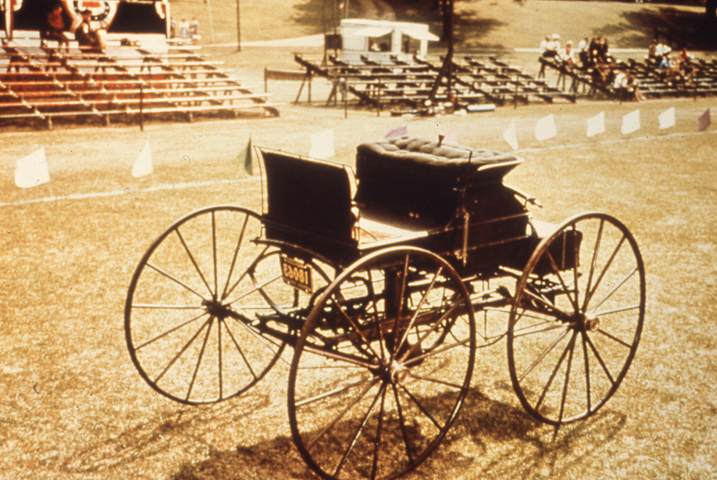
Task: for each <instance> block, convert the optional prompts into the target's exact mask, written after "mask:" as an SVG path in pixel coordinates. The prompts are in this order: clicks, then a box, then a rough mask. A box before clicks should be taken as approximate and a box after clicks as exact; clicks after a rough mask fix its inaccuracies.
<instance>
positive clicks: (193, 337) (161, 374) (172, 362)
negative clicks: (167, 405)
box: [154, 317, 212, 384]
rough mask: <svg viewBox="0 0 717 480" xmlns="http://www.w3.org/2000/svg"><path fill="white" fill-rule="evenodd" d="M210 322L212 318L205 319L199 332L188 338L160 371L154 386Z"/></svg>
mask: <svg viewBox="0 0 717 480" xmlns="http://www.w3.org/2000/svg"><path fill="white" fill-rule="evenodd" d="M211 320H212V318H211V317H209V318H208V319H207V321H206V322H204V323H203V324H202V326H201V327H200V328H199V330H197V333H195V334H194V335H193V336H192V338H190V339H189V340H188V341H187V343H185V344H184V346H183V347H182V349H181V350H179V352H177V354H176V355H175V356H174V358H172V360H171V361H170V362H169V364H168V365H167V366H166V367H165V368H164V370H162V372H161V373H160V374H159V375H158V376H157V377H156V378H155V379H154V383H155V384H157V383H158V382H159V381H160V380H161V379H162V377H164V374H165V373H167V372H168V371H169V369H170V368H172V365H174V362H176V361H177V360H179V357H181V356H182V354H183V353H184V352H185V351H186V350H187V349H188V348H189V346H190V345H191V344H192V343H194V340H196V339H197V337H198V336H199V334H200V333H202V331H203V330H204V327H206V326H207V325H209V323H210V322H211Z"/></svg>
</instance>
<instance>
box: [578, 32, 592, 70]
mask: <svg viewBox="0 0 717 480" xmlns="http://www.w3.org/2000/svg"><path fill="white" fill-rule="evenodd" d="M589 45H590V43H589V42H588V37H585V38H583V39H582V40H580V43H578V58H579V59H580V63H581V64H582V66H583V67H587V66H588V63H589V62H588V58H589V56H590V51H589V50H588V46H589Z"/></svg>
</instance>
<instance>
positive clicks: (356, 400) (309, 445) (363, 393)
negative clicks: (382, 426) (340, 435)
mask: <svg viewBox="0 0 717 480" xmlns="http://www.w3.org/2000/svg"><path fill="white" fill-rule="evenodd" d="M379 381H380V379H378V378H376V379H374V380H373V381H372V382H371V383H370V384H369V385H367V386H366V388H364V389H363V390H362V391H361V393H359V394H358V395H357V396H356V398H354V399H353V400H352V401H351V403H349V404H348V405H347V406H346V408H344V409H343V410H341V412H339V413H338V415H336V416H335V417H334V419H333V420H331V422H329V423H328V425H326V426H325V427H324V428H322V429H321V431H319V433H317V434H316V436H314V438H313V439H312V440H311V441H310V442H309V443H307V444H306V449H307V450H311V448H312V447H313V446H314V445H315V444H316V442H317V441H318V440H319V439H320V438H321V437H323V436H324V434H326V432H328V431H329V430H331V429H332V428H333V427H334V426H335V425H336V424H337V423H338V422H339V421H340V420H341V419H342V418H343V417H344V415H346V414H347V413H348V412H349V411H350V410H351V409H353V408H354V407H355V406H356V405H357V404H358V403H359V402H360V401H361V400H363V398H364V397H365V396H366V394H367V393H368V392H369V390H371V389H372V388H373V387H374V386H375V385H376V384H377V383H378V382H379Z"/></svg>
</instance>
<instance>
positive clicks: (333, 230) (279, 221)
mask: <svg viewBox="0 0 717 480" xmlns="http://www.w3.org/2000/svg"><path fill="white" fill-rule="evenodd" d="M259 151H260V153H261V158H262V160H263V164H264V172H265V175H266V200H267V202H266V203H267V205H266V212H265V215H264V219H265V224H266V237H267V238H268V239H272V240H281V241H286V242H289V243H293V244H297V245H300V246H303V247H306V248H309V249H311V250H314V251H316V252H317V253H320V254H322V255H325V256H331V252H332V251H335V250H336V249H342V248H345V247H350V246H351V245H354V244H355V243H356V242H355V241H354V240H353V239H352V228H353V226H354V223H355V221H356V219H355V217H354V215H353V213H352V211H351V205H352V204H351V201H352V195H351V183H352V175H351V172H350V170H349V167H346V166H344V165H339V164H335V163H329V162H322V161H317V160H311V159H307V158H303V157H301V156H298V155H294V154H289V153H285V152H280V151H276V150H270V149H264V148H261V149H260V150H259Z"/></svg>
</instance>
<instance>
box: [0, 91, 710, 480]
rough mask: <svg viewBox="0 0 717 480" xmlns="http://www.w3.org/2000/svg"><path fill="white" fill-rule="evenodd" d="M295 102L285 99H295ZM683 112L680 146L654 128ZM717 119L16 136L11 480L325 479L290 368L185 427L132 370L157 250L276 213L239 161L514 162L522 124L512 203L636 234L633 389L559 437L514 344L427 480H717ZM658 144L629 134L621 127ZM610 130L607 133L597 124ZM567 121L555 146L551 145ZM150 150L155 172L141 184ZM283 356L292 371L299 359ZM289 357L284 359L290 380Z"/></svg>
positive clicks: (321, 115)
mask: <svg viewBox="0 0 717 480" xmlns="http://www.w3.org/2000/svg"><path fill="white" fill-rule="evenodd" d="M296 86H297V85H296V84H284V85H283V86H281V87H279V86H277V87H274V88H277V89H285V90H284V91H283V93H282V94H281V95H283V96H284V97H286V98H289V99H291V98H293V96H295V94H296V89H295V88H296ZM673 106H674V107H675V111H676V126H675V127H672V128H670V129H666V130H660V129H659V126H658V122H657V117H658V115H659V114H660V113H662V112H663V111H665V110H666V109H668V108H670V107H673ZM714 106H715V102H714V100H713V99H697V100H661V101H650V102H646V103H642V104H618V103H606V102H578V103H577V104H564V105H557V104H556V105H531V106H526V107H519V108H518V109H512V108H501V109H498V110H497V111H495V112H491V113H483V114H470V115H466V116H440V117H431V118H418V117H417V118H401V117H390V116H388V115H387V114H385V113H384V114H383V115H381V116H377V115H376V113H375V112H360V111H351V112H350V113H349V116H348V118H344V112H343V111H342V110H341V109H329V108H324V107H322V106H319V105H315V106H306V105H301V106H293V105H291V104H290V102H289V103H288V104H287V105H286V106H285V107H283V108H282V115H281V117H279V118H266V119H238V120H205V121H199V122H196V123H191V124H189V123H181V122H177V123H159V122H156V123H150V124H149V125H148V126H147V128H146V131H145V132H144V133H142V132H140V131H139V129H138V128H137V126H135V125H117V126H113V127H108V128H97V127H92V126H88V127H87V128H73V129H62V128H59V129H56V130H53V131H33V130H21V129H20V130H16V131H12V132H2V133H0V138H1V140H0V141H1V142H2V145H3V152H2V157H0V219H1V220H0V227H2V228H0V233H1V236H0V262H1V264H2V266H3V274H2V275H1V276H0V291H1V292H2V294H0V318H1V319H2V322H0V333H1V334H2V336H3V338H4V339H5V340H4V341H3V342H2V344H1V345H0V358H2V361H1V362H0V426H1V428H0V478H3V479H5V478H6V479H33V480H34V479H127V478H138V479H140V478H141V479H161V478H167V479H177V480H178V479H216V480H218V479H229V478H231V479H277V480H279V479H311V478H315V476H314V475H313V474H312V473H311V472H310V470H309V469H308V468H307V467H306V466H305V464H304V463H303V461H302V460H301V458H300V457H299V454H298V453H297V451H296V449H295V448H294V446H293V443H292V441H291V436H290V431H289V426H288V418H287V413H286V412H287V411H286V396H287V391H286V384H287V377H288V367H287V366H286V364H285V363H283V362H279V363H278V364H277V365H276V367H275V368H274V369H273V370H272V371H271V372H270V373H269V374H268V376H267V377H266V378H265V379H263V380H262V381H261V382H260V383H259V384H258V385H257V386H256V387H255V388H254V389H252V390H250V391H249V392H247V393H246V394H245V395H243V396H241V397H239V398H237V399H233V400H229V401H227V402H224V403H221V404H218V405H214V406H203V407H187V406H183V405H180V404H175V403H173V402H170V401H169V400H167V399H165V398H163V397H160V396H159V395H158V394H156V393H155V392H154V391H153V390H151V389H150V388H149V387H148V386H147V385H146V384H145V383H144V382H143V381H142V379H141V378H140V376H139V375H138V374H137V372H136V371H135V369H134V367H133V365H132V363H131V361H130V358H129V355H128V354H127V349H126V344H125V338H124V332H123V309H124V302H125V296H126V293H127V287H128V284H129V281H130V278H131V275H132V272H133V270H134V268H135V266H136V264H137V262H138V261H139V260H140V258H141V256H142V254H143V252H144V250H145V249H146V248H147V247H148V246H149V245H150V243H151V242H152V240H153V239H154V238H155V237H157V236H158V235H159V234H160V233H161V232H162V231H163V230H164V229H165V228H166V227H167V226H168V225H169V224H171V222H173V221H174V220H176V219H177V218H179V217H180V216H182V215H184V214H185V213H188V212H190V211H192V210H194V209H197V208H200V207H203V206H207V205H213V204H238V205H243V206H246V207H248V208H252V209H257V210H259V209H260V208H261V202H260V200H261V194H262V189H261V183H260V180H259V177H258V176H253V177H250V176H248V175H247V174H246V172H245V171H244V170H243V168H242V166H241V165H239V164H238V163H237V161H236V157H237V154H238V153H239V152H240V151H241V150H242V149H243V147H244V146H245V145H246V143H247V141H248V139H249V137H250V136H251V138H252V142H253V143H254V145H262V146H269V147H274V148H280V149H285V150H288V151H292V152H297V153H303V154H308V152H309V150H310V147H311V144H310V138H309V137H310V135H311V134H313V133H315V132H318V131H321V130H324V129H329V128H331V129H333V130H334V136H335V147H336V156H335V157H334V159H335V160H336V161H339V162H343V163H346V164H349V165H353V161H354V156H355V147H356V146H357V145H358V144H360V143H362V142H365V141H373V140H377V139H381V138H383V136H384V135H385V133H386V132H387V131H389V130H390V129H393V128H396V127H399V126H403V125H405V126H407V128H408V131H409V133H410V134H412V135H416V136H422V137H426V138H436V136H437V135H438V134H439V133H442V132H445V131H447V130H450V129H453V130H454V131H455V133H456V136H457V138H458V141H459V143H462V144H465V145H469V146H474V147H481V148H491V149H496V150H508V148H509V147H508V146H507V145H506V144H505V142H504V140H503V132H504V131H505V130H506V129H507V128H508V126H509V124H510V122H511V120H515V122H516V126H517V131H518V140H519V143H520V149H519V151H518V152H516V153H517V154H518V155H520V156H521V157H523V158H525V163H524V164H523V165H521V166H520V167H518V168H517V169H516V170H515V171H514V172H513V173H511V174H510V175H509V177H508V178H507V182H508V183H509V184H511V185H514V186H516V187H518V188H520V189H522V190H524V191H527V192H530V193H531V194H533V195H535V196H536V197H537V198H538V199H539V200H540V201H541V202H542V203H543V205H544V206H545V207H544V208H542V209H538V208H533V209H532V210H533V213H534V215H535V217H536V218H539V219H543V220H547V221H552V222H560V221H561V220H563V219H565V218H567V217H569V216H571V215H573V214H576V213H579V212H582V211H592V210H599V211H605V212H608V213H611V214H613V215H614V216H616V217H617V218H619V219H621V220H622V221H623V222H624V223H625V224H626V225H627V226H628V227H629V229H630V230H631V231H632V232H633V233H634V235H635V237H636V238H637V241H638V243H639V245H640V248H641V251H642V255H643V257H644V259H645V264H646V272H647V292H648V304H647V314H646V321H645V327H644V331H643V335H642V342H641V344H640V347H639V349H638V351H637V356H636V359H635V361H634V363H633V365H632V368H631V370H630V372H629V373H628V375H627V378H626V379H625V381H624V383H623V385H622V386H621V388H620V390H618V392H617V393H616V395H615V397H614V398H613V399H612V400H611V401H610V402H609V403H608V404H607V406H606V407H605V408H603V409H602V410H601V411H600V412H599V413H598V414H597V415H595V416H593V417H591V418H590V419H588V420H586V421H584V422H581V423H578V424H575V425H571V426H566V427H564V428H563V429H561V430H560V433H559V435H558V437H557V439H556V440H555V441H551V437H552V433H553V430H552V429H551V428H550V427H547V426H544V425H541V424H539V423H536V422H535V421H533V420H532V419H531V417H529V416H528V415H527V414H526V413H525V412H524V411H523V410H522V408H521V406H520V403H519V402H518V400H517V399H516V397H515V395H514V394H513V392H512V388H511V386H510V379H509V376H508V371H507V367H506V353H505V343H500V344H498V345H496V346H494V347H492V348H490V349H488V350H482V351H480V352H479V353H478V357H477V367H476V372H475V374H474V376H473V381H472V388H471V391H470V393H469V395H468V397H467V400H466V404H465V406H464V408H463V410H462V412H461V415H460V417H459V419H458V421H457V422H456V424H455V425H454V427H453V429H452V430H451V432H450V433H449V435H448V437H447V438H446V440H445V442H444V443H443V444H442V445H441V446H440V447H439V449H438V450H437V452H436V453H435V454H434V455H432V456H431V457H430V458H429V459H428V461H427V462H426V463H425V464H423V465H422V466H421V467H420V468H419V469H418V470H417V471H415V472H414V473H412V474H410V475H408V476H407V477H406V478H410V479H436V478H455V479H466V480H467V479H474V478H500V479H505V478H530V479H538V478H580V479H601V480H602V479H606V478H620V479H622V478H682V479H708V478H717V467H716V465H717V455H716V454H715V445H717V437H716V436H715V435H716V434H715V432H717V403H716V402H715V400H714V399H715V393H716V391H715V382H714V379H715V374H716V371H717V370H716V365H715V353H714V352H715V345H716V342H717V334H715V333H714V330H712V328H711V327H712V326H713V325H714V323H715V318H716V317H715V313H716V312H715V309H716V306H717V303H716V302H715V299H714V295H713V292H714V289H715V281H716V280H717V272H716V271H715V264H717V259H716V258H715V257H716V256H717V242H716V241H715V238H716V237H717V227H715V223H714V221H712V217H713V215H714V214H715V212H716V211H717V205H716V201H717V200H716V199H717V196H716V195H715V193H716V192H715V181H714V175H713V172H714V170H715V166H716V162H717V156H716V155H715V153H716V152H717V148H716V147H715V145H717V142H716V141H715V130H714V127H710V128H709V129H708V130H706V131H703V132H697V129H696V123H695V122H696V118H697V116H699V115H700V114H702V113H703V112H704V110H705V109H706V108H710V107H714ZM635 109H639V110H640V116H641V122H642V128H641V129H640V130H639V131H638V132H636V133H633V134H630V135H622V134H621V133H620V125H621V122H622V117H623V115H625V114H627V113H630V112H632V111H634V110H635ZM600 111H603V112H605V118H606V133H604V134H602V135H600V136H597V137H593V138H587V137H586V135H585V128H586V127H585V125H586V119H587V118H590V117H592V116H594V115H596V114H597V113H599V112H600ZM548 114H553V115H554V118H555V122H556V126H557V130H558V135H557V136H556V137H555V138H553V139H550V140H546V141H544V142H539V141H537V140H536V139H535V136H534V135H533V128H534V126H535V124H536V122H537V121H538V120H539V119H540V118H543V117H544V116H545V115H548ZM147 139H149V141H150V144H151V148H152V158H153V163H154V173H153V174H152V175H150V176H147V177H142V178H134V177H132V175H131V168H132V165H133V163H134V161H135V159H136V158H137V157H138V155H139V152H140V150H141V149H142V147H143V146H144V144H145V142H146V141H147ZM40 146H43V147H45V150H46V153H47V158H48V167H49V170H50V176H51V181H50V182H49V183H47V184H44V185H40V186H37V187H34V188H31V189H19V188H17V187H16V186H15V185H14V183H13V171H14V168H15V160H16V159H19V158H21V157H23V156H25V155H28V154H29V153H31V152H33V151H34V150H35V149H37V148H38V147H40ZM286 355H290V353H287V354H286ZM288 358H290V356H287V359H288Z"/></svg>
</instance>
